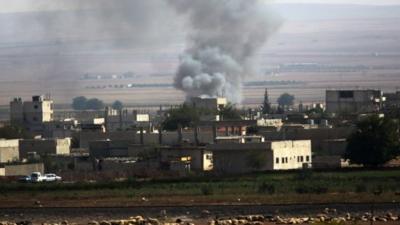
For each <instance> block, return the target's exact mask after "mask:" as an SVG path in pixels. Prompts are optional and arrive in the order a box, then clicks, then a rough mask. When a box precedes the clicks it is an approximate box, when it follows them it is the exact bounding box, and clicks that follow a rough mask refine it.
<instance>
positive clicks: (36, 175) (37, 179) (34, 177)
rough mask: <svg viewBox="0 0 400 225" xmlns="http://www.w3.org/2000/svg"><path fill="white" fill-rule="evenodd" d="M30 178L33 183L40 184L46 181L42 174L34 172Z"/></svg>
mask: <svg viewBox="0 0 400 225" xmlns="http://www.w3.org/2000/svg"><path fill="white" fill-rule="evenodd" d="M30 177H31V182H32V183H40V182H43V181H45V177H44V176H42V174H41V173H40V172H33V173H32V174H31V176H30Z"/></svg>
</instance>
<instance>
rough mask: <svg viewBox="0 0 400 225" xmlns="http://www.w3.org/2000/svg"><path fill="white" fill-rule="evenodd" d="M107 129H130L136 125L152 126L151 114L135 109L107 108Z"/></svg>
mask: <svg viewBox="0 0 400 225" xmlns="http://www.w3.org/2000/svg"><path fill="white" fill-rule="evenodd" d="M105 126H106V130H107V131H108V132H109V131H117V130H129V129H132V128H134V127H150V115H149V114H146V113H140V112H139V111H137V110H133V111H132V112H131V113H130V112H129V111H128V110H126V109H125V110H115V109H110V108H106V111H105Z"/></svg>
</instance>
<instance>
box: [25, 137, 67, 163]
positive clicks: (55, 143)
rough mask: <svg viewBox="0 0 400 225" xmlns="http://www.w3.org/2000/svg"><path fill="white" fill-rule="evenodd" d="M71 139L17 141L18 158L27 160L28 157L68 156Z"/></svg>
mask: <svg viewBox="0 0 400 225" xmlns="http://www.w3.org/2000/svg"><path fill="white" fill-rule="evenodd" d="M70 148H71V139H69V138H64V139H31V140H20V141H19V157H20V159H27V158H28V156H30V155H39V156H44V155H68V154H70Z"/></svg>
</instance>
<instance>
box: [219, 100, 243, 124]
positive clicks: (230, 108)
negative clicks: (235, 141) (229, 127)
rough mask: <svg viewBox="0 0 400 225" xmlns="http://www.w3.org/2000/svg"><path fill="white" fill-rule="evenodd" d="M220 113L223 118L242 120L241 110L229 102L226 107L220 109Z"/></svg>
mask: <svg viewBox="0 0 400 225" xmlns="http://www.w3.org/2000/svg"><path fill="white" fill-rule="evenodd" d="M219 115H220V117H221V119H222V120H241V119H242V117H241V115H240V112H239V111H238V110H237V109H236V107H235V105H232V104H230V103H228V104H227V105H226V106H225V107H223V108H222V109H220V111H219Z"/></svg>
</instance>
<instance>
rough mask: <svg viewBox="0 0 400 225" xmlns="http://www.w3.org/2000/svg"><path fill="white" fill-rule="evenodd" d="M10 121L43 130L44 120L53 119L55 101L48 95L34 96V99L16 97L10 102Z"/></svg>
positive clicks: (30, 128)
mask: <svg viewBox="0 0 400 225" xmlns="http://www.w3.org/2000/svg"><path fill="white" fill-rule="evenodd" d="M10 121H11V123H13V124H18V125H23V126H25V127H26V128H28V129H29V130H33V131H35V130H41V129H43V128H42V125H43V123H44V122H50V121H53V101H52V100H51V99H50V97H48V96H33V97H32V101H25V102H22V99H21V98H15V99H14V100H13V101H11V102H10Z"/></svg>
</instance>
